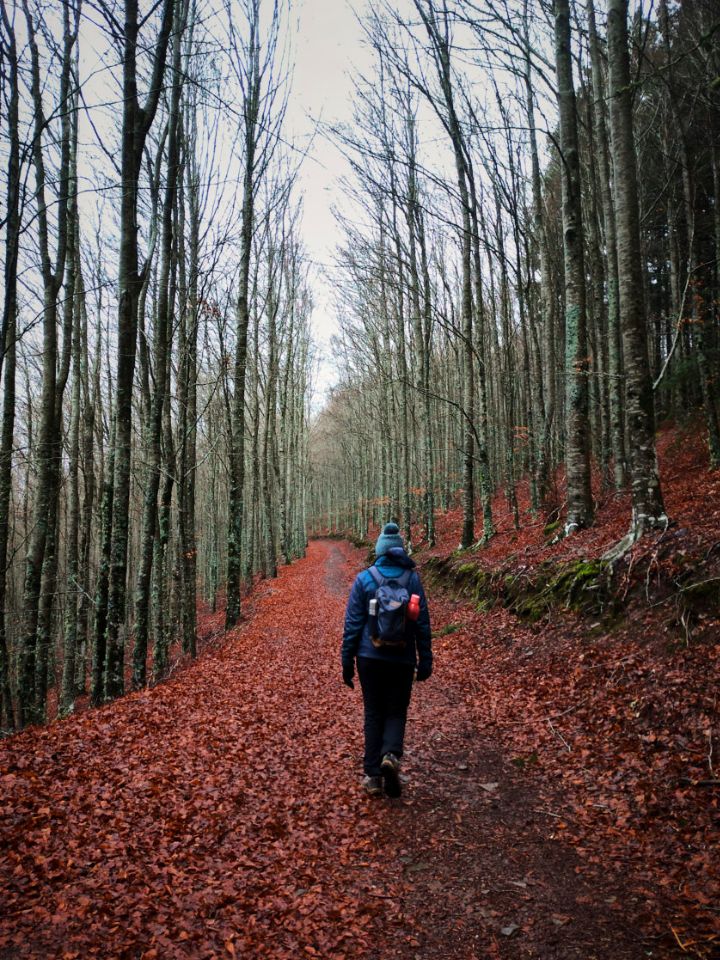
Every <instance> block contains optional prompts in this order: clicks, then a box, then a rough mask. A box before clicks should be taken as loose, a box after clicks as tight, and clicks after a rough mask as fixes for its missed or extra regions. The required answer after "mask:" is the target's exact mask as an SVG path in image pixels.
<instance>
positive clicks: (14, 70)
mask: <svg viewBox="0 0 720 960" xmlns="http://www.w3.org/2000/svg"><path fill="white" fill-rule="evenodd" d="M0 16H2V21H3V27H4V29H5V34H6V37H5V40H4V43H3V56H4V57H5V59H6V64H7V67H6V70H7V75H6V82H7V84H8V113H7V127H8V135H9V141H10V144H9V156H8V174H7V195H6V206H5V262H4V271H3V273H4V277H3V279H4V298H3V313H2V327H1V328H0V350H1V351H2V352H1V353H0V369H3V368H4V381H3V411H2V433H1V434H0V731H1V730H10V729H12V728H13V727H14V726H15V717H14V714H13V705H12V694H11V681H10V656H9V651H8V642H7V596H8V591H7V587H8V569H7V567H8V543H9V539H10V500H11V492H12V455H13V437H14V431H15V374H16V360H17V350H16V339H17V273H18V252H19V241H20V124H19V102H20V92H19V82H18V58H17V47H16V43H15V31H14V29H13V26H12V24H11V23H10V19H9V17H8V13H7V8H6V6H5V5H4V4H3V5H2V6H1V7H0Z"/></svg>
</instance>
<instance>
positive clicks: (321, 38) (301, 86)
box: [287, 0, 371, 392]
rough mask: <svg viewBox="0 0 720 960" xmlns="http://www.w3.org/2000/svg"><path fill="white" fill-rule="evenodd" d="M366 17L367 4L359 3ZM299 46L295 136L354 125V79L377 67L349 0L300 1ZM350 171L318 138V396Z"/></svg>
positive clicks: (312, 167)
mask: <svg viewBox="0 0 720 960" xmlns="http://www.w3.org/2000/svg"><path fill="white" fill-rule="evenodd" d="M355 6H356V8H357V9H358V10H359V11H360V12H362V10H363V9H364V8H365V7H366V3H365V2H363V0H359V2H357V3H356V4H355ZM298 15H299V30H298V35H297V37H296V39H295V44H294V47H295V49H294V54H295V72H294V78H293V85H292V91H291V94H290V103H289V109H288V118H287V119H288V125H289V128H290V130H292V131H297V134H298V135H299V136H300V137H301V138H304V137H307V136H308V135H309V134H310V133H311V132H312V130H313V129H314V127H315V124H316V123H317V121H318V120H321V121H322V122H323V123H334V122H337V121H348V120H349V119H350V117H351V113H352V99H353V81H352V76H351V74H352V72H353V71H354V70H357V69H360V70H361V71H363V70H364V68H365V67H366V66H367V64H368V63H369V61H370V60H371V55H370V53H369V51H368V50H367V49H366V48H365V47H364V46H363V43H362V28H361V26H360V24H359V23H358V20H357V17H356V15H355V13H354V11H353V8H352V7H351V6H350V3H349V2H347V0H300V2H299V5H298ZM345 172H346V165H345V162H344V160H343V158H342V156H341V154H340V152H339V151H338V150H337V149H336V148H335V147H334V146H333V144H331V143H330V142H329V141H328V139H327V138H326V137H325V136H323V135H322V133H319V134H318V135H317V136H316V138H315V140H314V142H313V146H312V150H311V152H310V155H309V156H308V158H307V159H306V160H305V162H304V164H303V167H302V170H301V173H300V185H301V189H302V191H303V193H304V216H303V237H304V240H305V244H306V246H307V250H308V254H309V255H310V257H311V259H312V260H313V261H314V264H315V267H314V269H313V274H312V276H313V284H312V286H313V299H314V304H315V309H314V312H313V329H314V331H315V334H316V340H317V343H318V346H319V347H320V349H321V350H322V352H323V360H322V363H321V367H320V371H319V377H318V385H317V386H318V391H320V392H323V391H324V389H326V388H327V387H328V386H329V385H330V384H331V383H332V382H333V379H334V371H333V364H332V357H331V356H330V355H329V343H328V341H329V338H330V336H332V333H333V332H334V331H335V330H336V329H337V321H336V316H335V311H334V307H333V294H332V288H331V279H330V275H329V274H330V273H331V269H330V270H328V269H327V268H331V265H332V260H333V255H334V250H335V247H336V245H337V243H338V242H339V240H340V235H339V232H338V228H337V225H336V223H335V219H334V217H333V213H332V207H333V206H335V205H337V204H338V202H339V200H340V199H341V196H340V184H339V178H340V177H341V176H342V175H343V174H344V173H345Z"/></svg>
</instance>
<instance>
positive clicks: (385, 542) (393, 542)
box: [375, 523, 405, 557]
mask: <svg viewBox="0 0 720 960" xmlns="http://www.w3.org/2000/svg"><path fill="white" fill-rule="evenodd" d="M391 547H400V548H401V549H404V548H405V544H404V543H403V538H402V537H401V536H400V528H399V527H398V525H397V524H396V523H386V524H385V526H384V527H383V531H382V533H381V534H380V536H379V537H378V538H377V543H376V544H375V556H376V557H381V556H382V555H383V554H384V553H387V552H388V550H390V549H391Z"/></svg>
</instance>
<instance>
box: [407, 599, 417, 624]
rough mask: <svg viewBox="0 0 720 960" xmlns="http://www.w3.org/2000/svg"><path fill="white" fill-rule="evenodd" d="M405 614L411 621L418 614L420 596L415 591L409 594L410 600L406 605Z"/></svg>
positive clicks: (415, 618)
mask: <svg viewBox="0 0 720 960" xmlns="http://www.w3.org/2000/svg"><path fill="white" fill-rule="evenodd" d="M407 616H408V620H412V621H413V622H414V621H415V620H417V618H418V617H419V616H420V596H419V594H417V593H413V594H411V596H410V601H409V602H408V605H407Z"/></svg>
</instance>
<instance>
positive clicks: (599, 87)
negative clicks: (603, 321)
mask: <svg viewBox="0 0 720 960" xmlns="http://www.w3.org/2000/svg"><path fill="white" fill-rule="evenodd" d="M588 24H589V31H590V62H591V65H592V89H593V120H594V126H595V141H596V143H597V162H598V178H599V180H600V203H601V207H602V216H603V227H604V234H605V265H606V277H607V323H608V329H607V338H608V381H609V383H608V393H609V397H610V444H611V449H612V456H613V477H614V482H615V489H616V490H621V489H622V488H623V486H624V485H625V479H626V473H627V464H626V454H625V403H624V390H623V361H622V338H621V330H620V300H619V296H618V259H617V258H618V255H617V235H616V229H615V209H614V207H613V199H612V193H611V189H610V182H611V171H610V148H609V144H608V135H607V126H606V123H605V81H604V78H603V68H602V63H601V59H600V45H599V42H598V36H597V28H596V25H595V7H594V4H593V0H589V2H588Z"/></svg>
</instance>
